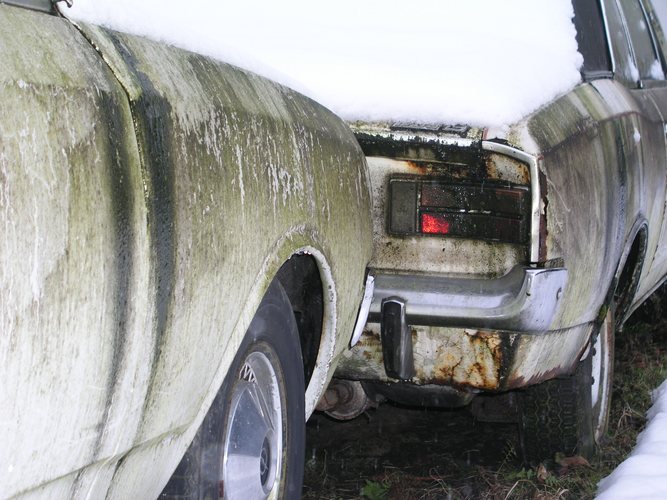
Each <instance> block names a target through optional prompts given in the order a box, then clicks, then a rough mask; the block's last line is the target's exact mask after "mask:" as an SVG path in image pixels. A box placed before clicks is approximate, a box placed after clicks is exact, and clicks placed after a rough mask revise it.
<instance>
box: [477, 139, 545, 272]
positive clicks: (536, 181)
mask: <svg viewBox="0 0 667 500" xmlns="http://www.w3.org/2000/svg"><path fill="white" fill-rule="evenodd" d="M482 149H484V150H486V151H490V152H492V153H498V154H502V155H505V156H509V157H511V158H515V159H517V160H519V161H522V162H524V163H526V164H527V165H528V168H529V170H530V192H531V217H530V256H529V259H530V262H538V260H539V257H540V203H541V200H542V192H541V188H540V172H539V168H538V162H537V158H536V157H535V156H533V155H530V154H528V153H525V152H524V151H521V150H520V149H517V148H515V147H512V146H508V145H507V144H499V143H497V142H492V141H482Z"/></svg>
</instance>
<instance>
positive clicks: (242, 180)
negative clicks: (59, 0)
mask: <svg viewBox="0 0 667 500" xmlns="http://www.w3.org/2000/svg"><path fill="white" fill-rule="evenodd" d="M370 206H371V205H370V184H369V174H368V169H367V165H366V161H365V158H364V155H363V152H362V151H361V149H360V147H359V145H358V143H357V141H356V140H355V138H354V136H353V134H352V133H351V131H350V130H349V128H348V127H347V126H346V124H345V123H344V122H343V121H342V120H340V119H339V118H338V117H336V116H335V115H334V114H332V113H331V112H329V111H328V110H326V109H324V108H323V107H322V106H320V105H318V104H317V103H315V102H314V101H312V100H310V99H308V98H305V97H303V96H302V95H300V94H297V93H296V92H294V91H292V90H290V89H288V88H286V87H282V86H280V85H277V84H275V83H273V82H272V81H269V80H267V79H265V78H262V77H259V76H257V75H255V74H252V73H249V72H246V71H243V70H240V69H238V68H235V67H232V66H229V65H227V64H224V63H221V62H218V61H216V60H213V59H210V58H207V57H204V56H201V55H197V54H194V53H191V52H187V51H185V50H181V49H178V48H175V47H173V46H168V45H166V44H162V43H157V42H154V41H150V40H147V39H144V38H141V37H137V36H131V35H128V34H123V33H119V32H115V31H112V30H110V29H106V28H101V27H98V26H94V25H91V24H86V23H78V24H75V23H73V22H70V21H69V20H68V19H66V18H64V17H63V16H62V15H61V14H60V13H59V11H58V10H55V9H54V7H53V6H52V3H51V0H25V1H23V0H11V1H10V0H7V1H4V0H3V1H0V227H1V228H2V243H0V291H1V294H2V295H1V296H0V332H1V333H0V380H1V383H0V498H9V497H11V498H14V497H24V496H25V497H29V498H44V499H56V498H120V499H128V498H156V497H157V496H158V495H160V493H161V492H162V491H163V489H164V491H163V496H165V497H178V498H204V497H206V498H213V497H214V498H219V497H224V498H235V499H237V498H296V497H298V496H299V494H300V491H301V477H302V472H303V464H304V457H303V453H304V439H305V437H304V425H305V418H306V417H307V416H308V415H309V414H310V413H311V412H312V411H313V408H314V406H315V404H316V402H317V401H318V399H319V398H320V395H321V393H322V392H323V391H324V389H325V388H326V386H327V383H328V381H329V378H330V377H331V375H332V373H333V369H334V367H335V364H336V361H337V359H338V358H339V356H340V354H341V353H342V352H343V351H344V350H345V349H346V348H347V347H348V345H349V342H350V337H351V335H352V332H353V328H354V326H355V321H357V315H358V312H359V305H360V302H361V300H362V297H363V295H364V284H365V281H364V280H365V272H366V267H367V264H368V262H369V259H370V257H371V249H372V242H371V236H372V225H371V208H370ZM350 241H354V245H350ZM363 323H365V318H363V319H361V325H360V326H363ZM193 439H194V440H193ZM191 443H192V445H191ZM184 455H185V456H184ZM179 462H180V464H181V465H180V466H179V467H178V469H177V466H178V465H179ZM175 469H177V470H176V473H174V471H175ZM170 477H171V481H170ZM167 483H169V484H167ZM165 485H166V488H165Z"/></svg>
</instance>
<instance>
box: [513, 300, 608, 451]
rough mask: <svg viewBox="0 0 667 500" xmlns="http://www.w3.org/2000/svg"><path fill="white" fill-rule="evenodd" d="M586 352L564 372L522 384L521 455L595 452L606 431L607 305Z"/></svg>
mask: <svg viewBox="0 0 667 500" xmlns="http://www.w3.org/2000/svg"><path fill="white" fill-rule="evenodd" d="M592 341H593V343H592V345H591V346H590V348H589V349H588V354H587V355H586V357H585V358H584V359H583V360H582V361H581V362H580V363H579V365H578V366H577V369H576V371H575V373H574V374H573V375H572V376H569V377H563V378H557V379H554V380H549V381H547V382H543V383H541V384H537V385H534V386H532V387H528V388H526V389H525V390H524V391H522V392H521V397H520V399H519V402H520V403H519V438H520V439H519V440H520V445H521V452H522V455H523V458H524V461H525V462H526V463H529V464H537V463H539V462H542V461H544V460H548V459H553V458H554V456H555V455H556V453H562V454H564V455H566V456H574V455H580V456H583V457H585V458H587V459H590V458H592V457H593V456H594V455H595V452H596V450H597V447H598V445H599V444H601V443H602V441H603V439H604V436H605V434H606V432H607V423H608V420H609V408H610V403H611V385H612V379H613V367H614V311H613V308H608V310H607V311H606V314H605V317H604V320H603V321H602V323H601V324H600V326H599V328H598V331H597V333H596V335H595V336H594V337H593V339H592Z"/></svg>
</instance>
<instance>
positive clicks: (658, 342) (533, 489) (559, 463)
mask: <svg viewBox="0 0 667 500" xmlns="http://www.w3.org/2000/svg"><path fill="white" fill-rule="evenodd" d="M665 298H667V293H665V294H663V299H662V301H663V302H667V301H666V300H665ZM665 312H667V311H663V309H662V307H661V303H660V299H659V298H658V299H657V300H656V299H654V301H653V302H652V303H649V304H648V306H646V307H644V308H643V310H640V311H639V312H638V314H636V315H635V316H636V318H638V319H634V321H630V322H629V323H628V325H626V327H625V328H624V330H623V331H622V332H620V333H618V334H617V336H616V360H615V378H614V389H613V401H612V407H611V414H610V419H609V431H608V437H607V439H606V441H605V443H604V444H603V445H602V447H601V449H600V450H599V453H598V455H597V457H596V458H595V459H594V460H593V461H591V462H590V463H588V462H586V461H585V460H583V459H581V460H576V459H574V460H573V459H571V458H568V457H554V459H553V460H551V461H548V462H545V463H543V464H540V465H539V467H535V468H525V467H523V466H522V464H521V462H520V460H519V458H518V452H517V443H516V438H515V432H514V430H513V426H512V425H511V424H502V425H500V424H483V423H475V422H472V421H471V419H470V418H467V417H462V416H461V415H460V411H458V412H456V411H452V412H448V411H437V412H435V415H432V413H433V412H431V413H430V414H428V415H427V414H426V412H423V416H422V413H419V412H418V411H416V410H411V411H413V412H416V413H415V414H414V415H412V416H411V417H409V418H412V419H413V420H411V421H408V422H406V423H405V425H401V423H400V422H399V423H392V421H387V422H385V423H380V424H377V425H379V428H380V430H378V431H373V432H377V435H374V434H373V433H372V432H369V431H368V429H369V428H370V427H368V426H367V427H366V428H362V434H361V435H362V438H358V439H352V440H350V441H349V442H342V437H341V436H344V435H348V434H350V435H354V432H355V431H354V428H353V425H355V424H352V423H343V424H332V425H333V426H334V427H333V431H332V433H333V441H332V444H331V446H327V445H325V446H324V449H322V448H318V449H315V448H312V456H311V459H310V460H309V461H308V463H307V464H306V481H305V487H304V498H305V499H309V498H313V499H314V498H317V499H332V500H333V499H353V498H360V499H367V500H384V499H401V500H403V499H405V500H408V499H419V500H422V499H423V500H427V499H472V498H475V499H494V500H495V499H501V500H505V499H525V498H529V499H540V500H541V499H544V500H547V499H580V498H593V497H594V495H595V491H596V489H597V484H598V482H599V481H600V480H601V479H602V478H603V477H605V476H607V475H609V474H610V473H611V471H613V470H614V468H616V466H617V465H618V464H619V463H620V462H622V461H623V460H624V459H625V458H626V457H627V455H628V453H629V452H630V451H631V450H632V448H633V446H634V445H635V442H636V438H637V434H638V433H639V432H640V431H641V430H642V429H643V428H644V426H645V424H646V417H645V415H646V411H647V410H648V408H649V407H650V406H651V396H650V394H651V390H652V389H654V388H656V387H658V385H660V383H661V382H662V381H663V380H665V379H667V315H666V314H665ZM381 410H382V407H381V408H380V409H378V410H377V412H378V415H379V413H380V411H381ZM401 415H403V414H401V413H399V417H398V418H408V417H402V416H401ZM415 415H416V416H415ZM360 418H362V422H361V424H357V425H363V424H364V423H365V422H363V417H360ZM367 418H368V419H369V420H370V419H373V418H376V419H379V417H373V416H369V417H367ZM392 418H396V417H392ZM465 418H467V421H466V423H465V424H464V423H457V422H458V420H457V419H465ZM452 422H455V423H452ZM318 425H320V424H318ZM322 425H323V426H324V425H327V426H328V425H330V424H329V423H325V424H322ZM394 425H395V426H396V427H395V428H392V426H394ZM448 425H452V426H454V427H452V429H453V430H451V431H448V430H447V426H448ZM464 425H465V426H467V427H462V426H464ZM508 425H509V427H508ZM346 426H347V427H346ZM382 426H384V430H382V429H383V428H382ZM320 431H322V429H315V430H312V429H311V431H310V432H311V434H309V436H310V435H313V434H317V433H318V432H320ZM322 432H323V431H322ZM447 432H450V434H447ZM427 433H428V434H427ZM433 435H434V436H433ZM399 436H400V440H401V443H400V444H399V445H397V444H396V443H395V442H394V441H396V440H398V439H399ZM438 436H440V437H438ZM388 440H389V441H388ZM451 440H455V441H457V444H456V445H455V446H454V445H453V446H451V447H450V446H449V445H448V442H449V441H451ZM494 440H495V441H494ZM489 441H491V444H489ZM389 444H391V445H392V446H393V448H396V447H397V446H398V447H399V448H400V450H401V451H400V453H395V452H393V453H390V452H388V451H387V449H388V448H387V447H388V446H389Z"/></svg>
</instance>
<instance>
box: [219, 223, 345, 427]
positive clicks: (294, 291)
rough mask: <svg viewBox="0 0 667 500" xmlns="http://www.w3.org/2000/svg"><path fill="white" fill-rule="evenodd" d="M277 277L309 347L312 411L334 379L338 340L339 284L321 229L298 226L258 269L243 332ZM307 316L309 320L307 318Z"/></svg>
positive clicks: (309, 407) (308, 381)
mask: <svg viewBox="0 0 667 500" xmlns="http://www.w3.org/2000/svg"><path fill="white" fill-rule="evenodd" d="M274 280H278V281H279V282H280V284H281V285H282V286H283V288H284V289H285V292H286V293H287V296H288V298H289V300H290V303H291V305H292V308H293V311H294V312H295V313H296V314H295V321H296V323H297V327H298V328H299V337H300V341H301V349H302V355H303V354H304V351H306V356H304V358H307V361H306V363H307V364H306V366H305V370H306V371H307V372H309V373H305V375H307V377H306V393H305V408H306V417H308V416H309V415H310V414H311V413H312V412H313V411H314V409H315V406H316V404H317V402H318V400H319V398H320V396H321V395H322V393H323V392H324V390H325V389H326V386H327V384H328V382H329V376H330V375H331V374H330V373H329V371H330V368H331V364H332V362H333V359H334V356H335V353H336V347H337V344H338V342H339V339H338V335H337V324H338V287H337V283H336V280H335V279H334V274H333V272H332V268H331V261H330V258H329V256H328V253H326V251H325V250H324V249H322V245H320V244H319V238H318V234H317V231H315V230H314V229H312V228H306V227H302V226H299V227H298V228H294V229H293V231H291V232H290V233H289V234H287V235H285V236H284V237H283V238H281V239H280V240H279V241H278V242H277V243H276V244H275V245H274V247H273V251H272V252H271V254H270V255H269V256H267V258H266V259H265V261H264V264H263V265H262V266H261V269H260V270H259V272H258V273H257V277H256V279H255V286H254V287H253V290H252V291H251V293H250V294H249V296H248V301H247V302H246V305H245V308H244V311H243V313H242V315H241V317H242V318H243V319H244V321H242V322H240V323H243V324H239V325H237V328H236V331H237V332H239V334H240V336H239V338H242V336H243V333H244V332H245V330H246V329H247V327H248V324H249V323H250V320H252V318H253V316H254V312H255V310H256V309H257V307H258V306H259V304H260V302H261V300H262V297H263V296H264V294H265V293H266V290H268V288H269V286H270V284H271V283H272V282H273V281H274ZM310 294H312V296H310V297H309V296H308V295H310ZM302 319H305V320H306V321H305V322H303V323H302V322H301V320H302ZM313 320H314V324H313ZM300 323H301V324H300ZM351 333H352V332H350V334H351ZM304 340H305V343H304ZM239 342H240V341H239ZM221 380H222V379H221Z"/></svg>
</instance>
